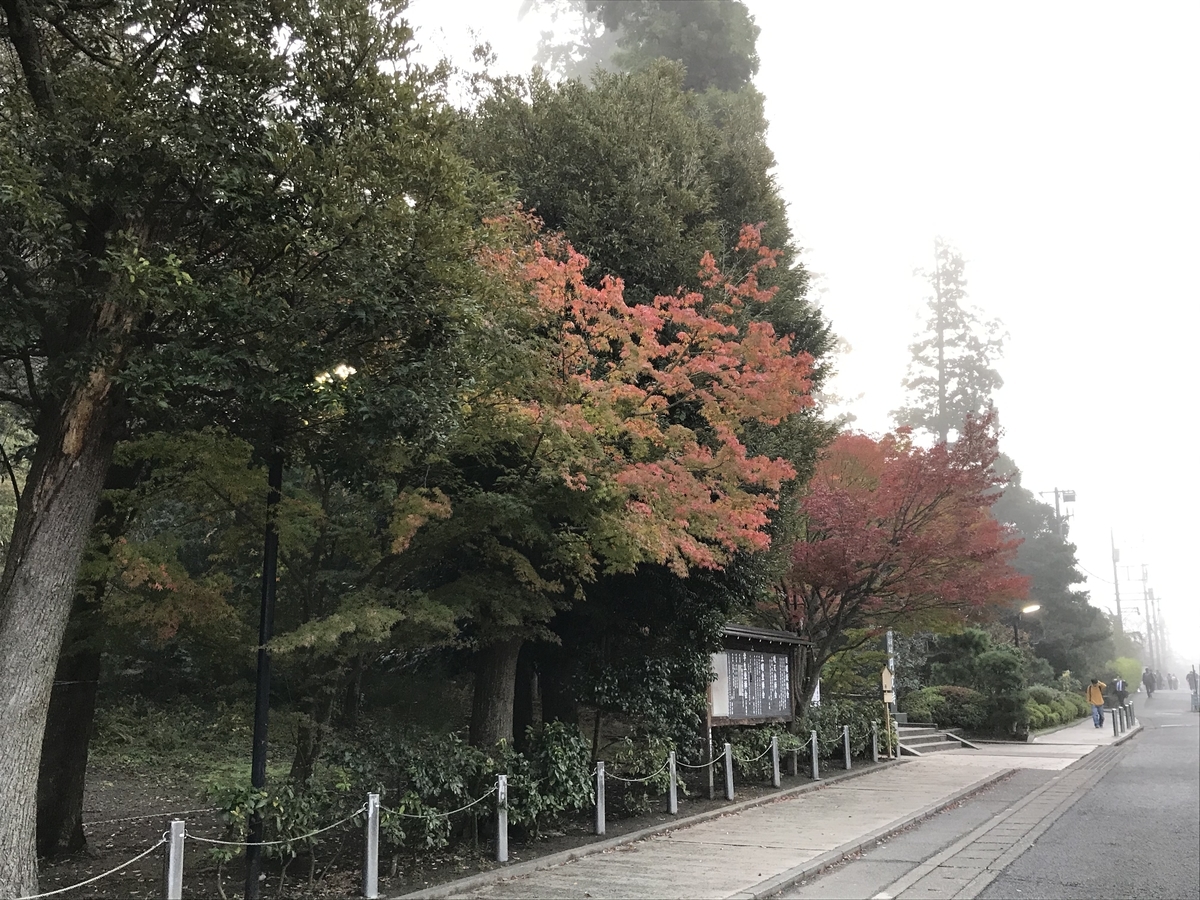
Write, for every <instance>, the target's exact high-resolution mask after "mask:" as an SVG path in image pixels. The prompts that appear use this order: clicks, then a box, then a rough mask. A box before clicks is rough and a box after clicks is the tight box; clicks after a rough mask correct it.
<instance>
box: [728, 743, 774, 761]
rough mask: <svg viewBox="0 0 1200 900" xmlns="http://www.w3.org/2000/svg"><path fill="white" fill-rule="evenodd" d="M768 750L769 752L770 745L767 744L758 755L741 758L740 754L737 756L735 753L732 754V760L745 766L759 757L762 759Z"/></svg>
mask: <svg viewBox="0 0 1200 900" xmlns="http://www.w3.org/2000/svg"><path fill="white" fill-rule="evenodd" d="M770 752H771V745H770V744H767V749H766V750H764V751H763V752H762V753H760V754H758V756H756V757H754V759H742V758H741V757H740V756H738V755H737V754H736V753H735V754H733V760H734V762H738V763H741V764H742V765H743V766H746V765H749V764H750V763H752V762H758V761H759V760H760V759H762V758H763V757H764V756H766V755H767V754H768V753H770Z"/></svg>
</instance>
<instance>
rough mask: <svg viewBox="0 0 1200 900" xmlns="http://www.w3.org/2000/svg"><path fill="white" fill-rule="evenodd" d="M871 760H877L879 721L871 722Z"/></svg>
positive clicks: (875, 761)
mask: <svg viewBox="0 0 1200 900" xmlns="http://www.w3.org/2000/svg"><path fill="white" fill-rule="evenodd" d="M871 762H873V763H877V762H879V723H878V722H872V723H871Z"/></svg>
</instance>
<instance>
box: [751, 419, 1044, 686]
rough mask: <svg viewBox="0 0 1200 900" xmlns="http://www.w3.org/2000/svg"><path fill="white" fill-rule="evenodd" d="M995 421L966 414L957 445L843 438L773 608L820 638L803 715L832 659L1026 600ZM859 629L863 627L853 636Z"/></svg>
mask: <svg viewBox="0 0 1200 900" xmlns="http://www.w3.org/2000/svg"><path fill="white" fill-rule="evenodd" d="M993 424H994V423H993V420H992V418H991V417H990V416H989V417H985V418H983V419H976V418H974V417H970V418H968V419H967V420H966V422H965V423H964V425H963V431H962V435H961V436H960V438H959V440H957V441H956V442H955V443H953V444H945V443H940V444H937V445H936V446H934V447H932V448H930V449H924V448H922V447H919V446H917V445H915V444H913V442H912V441H911V440H910V438H909V437H908V435H907V434H906V433H903V432H901V433H897V434H892V435H888V436H886V437H884V438H882V439H880V440H876V439H873V438H870V437H868V436H866V435H862V434H843V435H841V436H840V437H838V439H837V440H836V441H834V443H833V444H832V445H831V446H830V447H829V448H828V450H827V451H826V453H825V455H824V456H823V457H822V459H821V461H820V463H819V464H818V466H817V472H816V474H815V476H814V477H813V479H812V482H811V483H810V484H809V486H808V490H807V492H806V493H805V495H804V496H803V497H802V499H801V500H800V509H801V513H802V518H803V521H804V531H803V534H802V535H801V537H800V538H799V540H797V541H796V543H795V544H794V545H793V547H792V552H791V565H790V568H789V571H788V573H787V575H786V577H785V578H784V579H783V580H782V581H781V582H780V583H779V585H778V586H777V590H776V600H775V605H774V608H773V610H772V612H773V614H774V616H775V620H776V621H777V622H778V623H779V624H781V625H782V626H783V627H785V628H787V629H788V630H789V631H793V632H795V633H796V634H797V635H799V636H801V637H803V638H805V639H806V640H808V641H811V642H812V646H811V648H809V649H808V651H807V652H806V654H805V655H804V662H803V665H802V667H801V668H800V670H799V671H798V672H797V673H796V677H797V687H798V695H797V696H798V697H799V701H800V703H801V704H802V705H801V708H802V709H803V708H805V707H807V705H808V700H809V698H811V697H812V694H813V691H814V689H815V688H816V684H817V679H818V678H819V677H820V674H821V669H822V667H823V666H824V665H825V663H826V662H828V660H829V659H830V657H831V656H833V655H834V654H835V653H838V652H841V651H845V650H852V649H854V648H855V647H857V646H861V645H862V644H863V643H864V642H865V641H867V640H869V639H872V638H873V637H875V636H877V635H878V634H879V632H880V631H881V630H883V629H886V628H890V627H893V626H896V627H906V626H907V627H911V626H913V625H918V624H920V623H921V622H922V621H926V622H927V621H930V619H931V618H934V617H936V618H940V619H945V618H947V617H948V618H950V619H954V618H961V617H962V616H963V615H965V614H967V613H969V612H970V611H972V610H974V609H977V608H980V607H987V606H990V605H996V604H1008V603H1011V602H1013V600H1014V599H1015V598H1019V597H1023V596H1025V594H1026V592H1027V590H1028V579H1026V578H1025V577H1023V576H1021V575H1019V574H1018V573H1017V572H1016V571H1015V570H1014V569H1013V568H1012V566H1011V561H1012V559H1013V558H1014V556H1015V554H1016V551H1017V546H1018V544H1019V539H1018V538H1017V537H1016V536H1015V535H1014V533H1013V532H1012V531H1011V530H1010V529H1008V528H1006V527H1004V526H1002V525H1001V524H999V523H998V522H997V521H996V519H995V518H994V517H993V516H992V513H991V507H992V504H993V503H994V502H995V499H996V497H997V495H998V494H997V491H996V488H998V487H999V486H1000V485H1001V484H1002V483H1003V481H1002V479H1001V477H1000V476H998V475H997V474H996V470H995V468H994V465H995V462H996V460H997V457H998V452H997V449H996V444H997V440H996V435H995V432H994V429H993ZM852 629H863V631H860V632H858V633H857V636H856V637H855V638H854V639H850V640H848V639H847V633H848V632H850V631H851V630H852Z"/></svg>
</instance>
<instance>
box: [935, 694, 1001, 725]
mask: <svg viewBox="0 0 1200 900" xmlns="http://www.w3.org/2000/svg"><path fill="white" fill-rule="evenodd" d="M934 690H935V691H937V692H938V693H939V694H940V695H941V697H942V707H941V710H940V712H939V716H940V718H938V719H937V723H938V724H939V725H941V726H943V727H945V728H963V729H966V730H967V731H978V730H979V729H980V728H982V727H983V724H984V723H985V722H986V721H987V717H988V710H987V698H985V697H984V696H983V694H981V693H979V691H975V690H972V689H971V688H966V687H958V686H956V685H949V684H947V685H941V686H939V687H936V688H934Z"/></svg>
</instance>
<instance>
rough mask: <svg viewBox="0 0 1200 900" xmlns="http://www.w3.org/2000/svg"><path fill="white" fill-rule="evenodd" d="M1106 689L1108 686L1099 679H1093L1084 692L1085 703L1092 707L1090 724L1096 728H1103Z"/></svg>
mask: <svg viewBox="0 0 1200 900" xmlns="http://www.w3.org/2000/svg"><path fill="white" fill-rule="evenodd" d="M1106 687H1108V685H1107V684H1105V683H1104V682H1103V681H1101V680H1100V679H1099V678H1093V679H1092V683H1091V684H1089V685H1088V686H1087V690H1086V691H1085V692H1084V693H1085V694H1086V695H1087V702H1088V703H1090V704H1091V705H1092V724H1093V725H1095V726H1096V727H1097V728H1103V727H1104V689H1105V688H1106Z"/></svg>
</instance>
